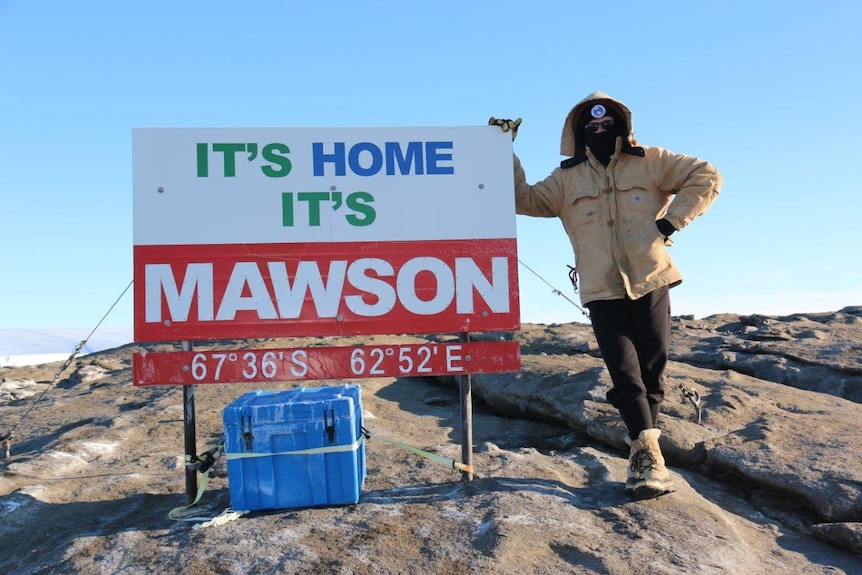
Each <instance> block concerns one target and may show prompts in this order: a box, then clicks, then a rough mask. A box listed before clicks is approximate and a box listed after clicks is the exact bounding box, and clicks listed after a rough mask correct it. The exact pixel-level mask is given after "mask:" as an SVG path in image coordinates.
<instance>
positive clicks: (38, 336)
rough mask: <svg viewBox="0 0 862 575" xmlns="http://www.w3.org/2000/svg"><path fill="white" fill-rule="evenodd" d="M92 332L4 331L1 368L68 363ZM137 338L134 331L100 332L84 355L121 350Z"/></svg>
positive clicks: (0, 341)
mask: <svg viewBox="0 0 862 575" xmlns="http://www.w3.org/2000/svg"><path fill="white" fill-rule="evenodd" d="M92 331H93V330H92V329H2V328H0V367H5V366H10V365H37V364H40V363H49V362H52V361H61V360H64V359H66V358H68V357H69V356H70V355H72V352H74V351H75V348H76V347H77V346H78V344H80V343H81V342H82V341H83V340H84V338H86V337H87V336H89V335H90V332H92ZM133 339H134V335H133V331H132V328H111V329H97V330H96V332H95V333H93V335H92V336H91V337H89V339H88V340H87V343H86V344H85V345H84V347H83V348H81V352H80V355H86V354H88V353H93V352H96V351H102V350H105V349H113V348H115V347H120V346H121V345H125V344H127V343H131V342H132V341H133Z"/></svg>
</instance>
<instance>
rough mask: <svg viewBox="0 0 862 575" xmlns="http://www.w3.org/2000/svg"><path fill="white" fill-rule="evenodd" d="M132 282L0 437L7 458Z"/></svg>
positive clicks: (10, 455)
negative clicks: (33, 415)
mask: <svg viewBox="0 0 862 575" xmlns="http://www.w3.org/2000/svg"><path fill="white" fill-rule="evenodd" d="M132 283H134V280H132V281H130V282H129V285H127V286H126V289H124V290H123V293H121V294H120V296H119V297H118V298H117V299H116V300H115V301H114V303H113V304H112V305H111V307H110V308H109V309H108V311H107V312H105V315H103V316H102V319H100V320H99V323H97V324H96V327H94V328H93V330H92V331H91V332H90V334H89V335H88V336H87V337H86V338H84V339H83V340H82V341H81V342H80V343H78V345H77V346H75V349H74V351H72V355H70V356H69V358H68V359H66V361H65V362H63V365H61V366H60V369H59V370H57V373H56V374H55V375H54V380H53V381H52V382H51V385H49V386H48V387H46V388H45V389H43V390H42V393H40V394H39V397H37V398H36V401H34V402H33V403H31V404H30V407H28V408H27V411H26V412H24V415H23V416H21V418H20V419H19V420H18V423H16V424H15V427H13V428H12V431H10V432H9V433H6V434H5V435H3V436H2V437H0V440H2V441H3V447H4V451H5V455H6V459H10V458H11V457H12V438H13V437H15V433H16V432H17V431H18V428H19V427H21V424H22V423H24V421H25V420H26V419H27V417H28V416H29V415H30V413H31V412H32V411H33V409H34V408H35V407H36V405H37V404H38V403H39V402H40V401H42V398H43V397H45V394H46V393H48V391H49V390H51V389H53V388H54V387H55V386H56V385H57V384H58V383H60V376H61V375H62V374H63V372H64V371H66V369H68V367H69V366H70V365H71V364H72V362H73V361H75V358H76V357H78V354H79V353H81V350H82V349H84V346H85V345H87V341H89V339H90V338H91V337H93V334H94V333H96V330H97V329H99V326H100V325H102V322H103V321H105V318H106V317H108V314H110V313H111V311H113V309H114V308H115V307H116V306H117V303H119V301H120V300H121V299H122V298H123V296H124V295H126V292H127V291H129V288H130V287H132Z"/></svg>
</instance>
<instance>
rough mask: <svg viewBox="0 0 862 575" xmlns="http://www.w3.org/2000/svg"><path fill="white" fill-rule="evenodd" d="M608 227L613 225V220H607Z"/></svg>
mask: <svg viewBox="0 0 862 575" xmlns="http://www.w3.org/2000/svg"><path fill="white" fill-rule="evenodd" d="M608 227H609V228H612V227H614V221H613V220H608Z"/></svg>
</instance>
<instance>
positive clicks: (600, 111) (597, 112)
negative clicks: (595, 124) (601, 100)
mask: <svg viewBox="0 0 862 575" xmlns="http://www.w3.org/2000/svg"><path fill="white" fill-rule="evenodd" d="M607 113H608V111H607V109H606V108H605V107H604V106H602V105H601V104H596V105H595V106H593V107H592V108H590V116H592V117H593V118H603V117H604V116H605V115H606V114H607Z"/></svg>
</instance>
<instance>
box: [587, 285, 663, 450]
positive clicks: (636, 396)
mask: <svg viewBox="0 0 862 575" xmlns="http://www.w3.org/2000/svg"><path fill="white" fill-rule="evenodd" d="M587 308H589V310H590V321H591V322H592V324H593V333H595V335H596V341H597V342H598V344H599V349H600V350H601V352H602V357H603V358H604V360H605V365H606V366H607V367H608V372H609V373H610V376H611V381H612V382H613V388H612V389H611V390H610V391H609V392H608V396H607V397H608V401H609V402H610V403H611V405H613V406H614V407H616V408H617V410H619V412H620V415H621V416H622V418H623V422H624V423H625V425H626V428H628V431H629V436H630V437H631V438H632V439H636V438H637V437H638V435H639V434H640V432H641V431H643V430H644V429H649V428H652V427H655V426H656V423H657V421H658V414H659V406H660V405H661V403H662V401H664V391H665V390H664V372H665V368H666V367H667V357H668V349H669V347H670V289H669V288H668V287H662V288H658V289H656V290H654V291H652V292H650V293H648V294H647V295H645V296H643V297H642V298H640V299H636V300H631V299H617V300H602V301H594V302H590V303H589V304H587Z"/></svg>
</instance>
